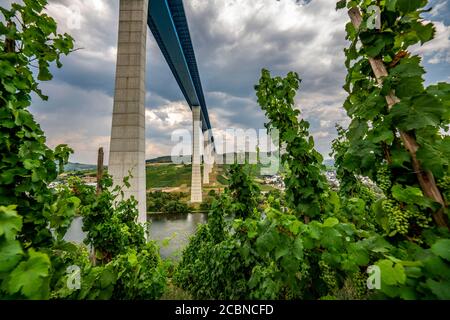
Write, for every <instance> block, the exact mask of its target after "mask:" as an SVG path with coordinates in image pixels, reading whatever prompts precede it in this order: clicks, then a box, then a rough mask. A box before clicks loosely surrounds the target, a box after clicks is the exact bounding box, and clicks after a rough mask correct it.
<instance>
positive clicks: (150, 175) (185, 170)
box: [146, 164, 192, 189]
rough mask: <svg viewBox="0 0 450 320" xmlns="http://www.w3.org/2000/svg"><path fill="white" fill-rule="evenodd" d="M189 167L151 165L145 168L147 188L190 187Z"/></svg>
mask: <svg viewBox="0 0 450 320" xmlns="http://www.w3.org/2000/svg"><path fill="white" fill-rule="evenodd" d="M191 174H192V172H191V165H183V164H181V165H177V164H152V165H148V166H147V172H146V175H147V177H146V179H147V188H148V189H150V188H168V187H180V186H182V185H186V186H190V185H191Z"/></svg>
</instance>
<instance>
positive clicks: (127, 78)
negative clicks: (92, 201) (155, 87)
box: [108, 0, 148, 222]
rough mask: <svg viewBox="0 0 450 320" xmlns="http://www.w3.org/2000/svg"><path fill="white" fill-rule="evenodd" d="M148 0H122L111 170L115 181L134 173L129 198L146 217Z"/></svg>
mask: <svg viewBox="0 0 450 320" xmlns="http://www.w3.org/2000/svg"><path fill="white" fill-rule="evenodd" d="M147 19H148V0H120V16H119V37H118V45H117V65H116V83H115V93H114V108H113V118H112V129H111V142H110V153H109V164H108V172H109V174H110V175H112V176H113V179H114V185H122V184H123V182H122V181H123V178H124V177H127V176H128V175H129V172H131V175H132V176H133V178H131V179H130V180H129V183H130V188H129V189H126V188H125V189H124V194H125V197H126V198H129V197H131V196H133V197H134V198H135V199H136V200H137V201H138V202H139V218H138V221H139V222H146V221H147V210H146V185H145V182H146V179H145V66H146V40H147Z"/></svg>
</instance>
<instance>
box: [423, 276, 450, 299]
mask: <svg viewBox="0 0 450 320" xmlns="http://www.w3.org/2000/svg"><path fill="white" fill-rule="evenodd" d="M426 283H427V285H428V287H429V288H430V289H431V291H432V292H433V293H434V294H435V295H436V296H437V297H438V298H439V299H441V300H450V282H449V281H445V282H438V281H435V280H433V279H427V282H426Z"/></svg>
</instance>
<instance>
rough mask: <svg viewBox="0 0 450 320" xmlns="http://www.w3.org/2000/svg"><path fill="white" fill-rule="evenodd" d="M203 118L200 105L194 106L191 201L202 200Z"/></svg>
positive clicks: (197, 201)
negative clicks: (201, 150)
mask: <svg viewBox="0 0 450 320" xmlns="http://www.w3.org/2000/svg"><path fill="white" fill-rule="evenodd" d="M201 132H202V119H201V110H200V107H199V106H192V179H191V202H192V203H199V202H202V200H203V199H202V172H201V168H200V167H201V152H200V148H201V144H203V134H202V133H201Z"/></svg>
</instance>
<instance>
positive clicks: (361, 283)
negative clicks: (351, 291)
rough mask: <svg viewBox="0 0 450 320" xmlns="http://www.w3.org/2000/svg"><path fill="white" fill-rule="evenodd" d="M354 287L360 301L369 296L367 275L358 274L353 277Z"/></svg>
mask: <svg viewBox="0 0 450 320" xmlns="http://www.w3.org/2000/svg"><path fill="white" fill-rule="evenodd" d="M352 282H353V286H354V288H355V291H356V296H357V298H358V299H364V297H365V296H366V295H367V274H365V273H361V272H357V273H355V274H354V275H352Z"/></svg>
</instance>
